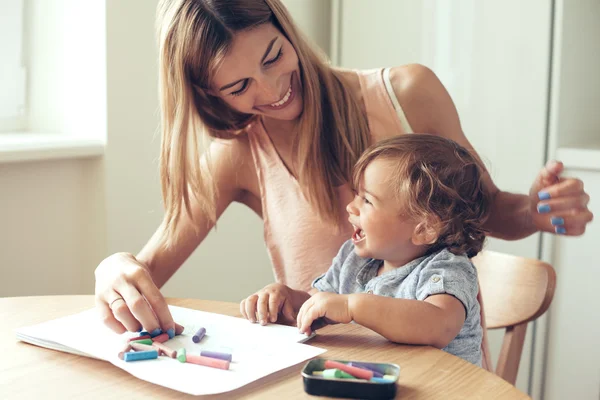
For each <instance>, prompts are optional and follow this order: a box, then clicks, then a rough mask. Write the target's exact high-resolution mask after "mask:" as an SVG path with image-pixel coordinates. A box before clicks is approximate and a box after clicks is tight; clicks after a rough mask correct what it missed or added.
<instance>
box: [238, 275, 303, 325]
mask: <svg viewBox="0 0 600 400" xmlns="http://www.w3.org/2000/svg"><path fill="white" fill-rule="evenodd" d="M240 312H241V313H242V315H243V316H244V318H246V319H249V320H250V321H252V322H256V321H257V319H258V321H260V323H261V325H266V323H267V322H275V321H277V317H278V315H279V313H281V314H282V315H283V316H284V317H285V318H286V319H288V320H290V321H294V320H295V319H296V317H295V315H294V307H293V306H292V289H290V288H289V287H287V286H285V285H282V284H281V283H272V284H270V285H267V286H265V287H264V289H262V290H259V291H258V292H256V293H254V294H253V295H251V296H248V298H246V299H244V300H242V302H241V303H240Z"/></svg>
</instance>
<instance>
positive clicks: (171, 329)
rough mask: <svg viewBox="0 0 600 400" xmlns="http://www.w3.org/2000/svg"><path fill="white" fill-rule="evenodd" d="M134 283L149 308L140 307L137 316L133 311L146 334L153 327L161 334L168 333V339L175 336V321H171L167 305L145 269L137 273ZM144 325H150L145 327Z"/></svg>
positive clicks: (171, 317) (134, 311) (135, 311)
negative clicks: (160, 331) (159, 330)
mask: <svg viewBox="0 0 600 400" xmlns="http://www.w3.org/2000/svg"><path fill="white" fill-rule="evenodd" d="M135 282H136V286H137V289H138V290H139V292H140V293H141V294H142V296H143V297H144V299H145V300H146V303H147V304H148V305H149V307H143V305H142V306H141V309H140V311H139V314H138V312H137V310H135V309H134V310H133V314H134V315H135V316H136V318H137V319H138V320H139V321H140V322H141V323H142V325H143V326H144V328H145V329H146V330H148V332H152V330H153V328H152V327H153V326H154V329H156V328H160V329H161V330H162V331H163V332H167V333H169V337H173V336H175V321H173V316H172V315H171V311H170V310H169V305H168V304H167V301H166V300H165V298H164V296H163V295H162V293H161V292H160V290H159V289H158V287H156V285H155V284H154V281H153V280H152V278H151V277H150V274H149V273H148V272H147V271H146V270H145V269H142V271H141V272H139V273H138V277H137V279H135ZM146 323H148V324H150V325H149V326H146ZM152 324H154V325H152ZM149 329H152V330H149Z"/></svg>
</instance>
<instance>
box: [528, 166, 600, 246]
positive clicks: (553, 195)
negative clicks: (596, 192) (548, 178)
mask: <svg viewBox="0 0 600 400" xmlns="http://www.w3.org/2000/svg"><path fill="white" fill-rule="evenodd" d="M538 197H539V199H540V201H539V202H538V203H537V205H536V208H537V215H536V217H535V221H536V225H537V226H538V228H540V229H541V230H543V231H546V232H555V233H558V234H561V235H570V236H578V235H581V234H583V233H584V232H585V229H586V226H587V224H588V223H589V222H590V221H591V220H592V219H593V218H594V215H593V214H592V212H591V211H590V210H589V209H588V208H587V205H588V203H589V201H590V196H589V195H588V194H587V193H586V192H585V191H584V186H583V182H582V181H581V180H579V179H575V178H561V179H560V180H559V182H558V183H556V184H554V185H551V186H548V187H545V188H544V189H543V190H542V191H540V192H539V193H538Z"/></svg>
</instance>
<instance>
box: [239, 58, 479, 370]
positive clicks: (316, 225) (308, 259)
mask: <svg viewBox="0 0 600 400" xmlns="http://www.w3.org/2000/svg"><path fill="white" fill-rule="evenodd" d="M357 73H358V76H359V80H360V87H361V92H362V96H363V101H364V104H365V108H366V112H367V119H368V124H369V130H370V133H371V136H372V140H371V142H372V143H375V142H377V141H378V140H380V139H382V138H384V137H388V136H390V135H391V134H403V133H412V129H411V127H410V125H409V124H408V121H407V119H406V117H405V115H404V113H403V111H402V108H401V107H400V104H399V103H398V101H397V100H396V96H395V95H394V94H393V91H392V88H391V83H390V80H389V70H381V69H377V70H368V71H357ZM248 139H249V142H250V147H251V150H252V157H253V159H254V165H255V167H256V172H257V176H258V181H259V186H260V195H261V202H262V218H263V223H264V236H265V243H266V245H267V251H268V254H269V257H270V258H271V262H272V265H273V271H274V274H275V279H276V280H277V282H280V283H283V284H285V285H288V286H290V287H291V288H293V289H298V290H305V291H308V290H310V288H311V283H312V281H313V280H314V279H315V278H317V277H318V276H320V275H321V274H324V273H325V272H326V271H327V270H328V269H329V267H330V266H331V262H332V260H333V258H334V257H335V255H336V254H337V252H338V250H339V248H340V247H341V245H342V244H343V243H344V242H345V241H346V240H348V239H349V238H350V237H351V235H352V232H353V230H352V226H351V225H350V223H346V224H345V225H344V226H343V227H342V229H341V231H338V230H337V229H336V228H335V226H332V225H328V224H325V223H323V222H322V221H321V220H320V219H319V218H318V217H317V216H316V215H315V213H314V211H313V210H312V208H311V206H310V204H309V203H308V201H307V200H306V198H305V197H304V195H303V193H302V190H301V189H300V186H299V184H298V181H297V180H296V178H295V177H294V176H292V174H291V173H290V172H289V171H288V169H287V167H286V166H285V164H284V163H283V161H282V160H281V157H280V156H279V154H278V153H277V150H276V149H275V146H274V145H273V142H272V141H271V139H270V138H269V135H268V134H267V132H266V131H265V129H264V127H263V125H262V124H260V123H258V124H254V125H253V126H252V127H251V128H250V129H249V130H248ZM337 193H338V197H337V201H338V202H339V203H340V205H341V206H342V207H341V210H342V212H343V213H344V215H343V216H342V217H343V218H342V220H343V221H346V219H347V218H346V217H347V216H346V211H345V208H346V205H347V204H348V203H349V202H350V201H351V200H352V198H353V193H352V191H351V190H350V187H349V186H348V185H347V184H345V185H343V186H340V187H338V188H337ZM481 309H482V310H483V305H482V307H481ZM482 321H484V319H483V315H482ZM484 327H485V325H484ZM485 336H486V335H485V329H484V342H485V345H484V352H483V354H484V357H483V359H484V360H483V364H484V365H486V366H487V363H486V361H487V359H488V357H487V356H488V354H489V352H488V351H487V340H486V337H485ZM487 369H489V367H488V368H487Z"/></svg>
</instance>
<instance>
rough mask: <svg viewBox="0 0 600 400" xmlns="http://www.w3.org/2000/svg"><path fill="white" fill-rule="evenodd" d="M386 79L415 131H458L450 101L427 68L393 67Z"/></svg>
mask: <svg viewBox="0 0 600 400" xmlns="http://www.w3.org/2000/svg"><path fill="white" fill-rule="evenodd" d="M390 80H391V82H392V87H393V89H394V94H395V95H396V98H397V99H398V102H399V103H400V105H401V106H402V109H403V110H404V113H405V114H406V117H407V119H408V122H409V123H410V125H411V127H412V128H413V130H414V131H415V132H427V133H439V131H440V130H443V131H448V130H449V131H452V132H454V131H460V123H459V121H458V114H457V112H456V108H455V106H454V103H453V101H452V99H451V98H450V95H449V94H448V92H447V91H446V88H445V87H444V85H443V84H442V82H441V81H440V80H439V78H438V77H437V75H436V74H435V73H434V72H433V71H432V70H431V69H429V68H428V67H426V66H424V65H421V64H407V65H402V66H398V67H394V68H392V69H391V71H390ZM457 133H458V132H457ZM450 136H452V135H450Z"/></svg>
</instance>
